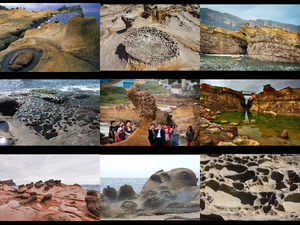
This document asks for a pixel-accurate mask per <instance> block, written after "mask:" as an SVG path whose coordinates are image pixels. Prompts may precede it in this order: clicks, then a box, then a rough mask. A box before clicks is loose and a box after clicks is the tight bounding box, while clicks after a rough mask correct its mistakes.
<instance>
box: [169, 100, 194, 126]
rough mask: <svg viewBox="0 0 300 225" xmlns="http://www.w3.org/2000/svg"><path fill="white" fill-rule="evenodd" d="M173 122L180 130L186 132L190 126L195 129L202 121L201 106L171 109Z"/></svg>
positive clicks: (186, 105)
mask: <svg viewBox="0 0 300 225" xmlns="http://www.w3.org/2000/svg"><path fill="white" fill-rule="evenodd" d="M171 110H172V120H173V121H174V123H175V124H176V125H177V126H178V127H179V129H180V130H184V131H186V130H187V128H188V127H189V126H192V127H193V128H194V127H195V126H196V124H197V122H199V119H200V107H199V104H194V105H191V104H182V105H178V106H177V107H176V108H171Z"/></svg>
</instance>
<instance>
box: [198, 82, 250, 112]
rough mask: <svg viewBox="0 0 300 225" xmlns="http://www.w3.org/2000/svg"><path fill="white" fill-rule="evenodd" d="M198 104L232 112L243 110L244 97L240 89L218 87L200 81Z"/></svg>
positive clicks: (214, 109) (244, 106) (211, 108)
mask: <svg viewBox="0 0 300 225" xmlns="http://www.w3.org/2000/svg"><path fill="white" fill-rule="evenodd" d="M200 93H201V94H203V96H202V97H200V105H201V106H203V107H206V108H208V109H210V110H213V111H221V112H233V111H245V110H246V105H245V98H244V95H243V94H242V92H241V91H235V90H232V89H230V88H226V87H223V88H219V87H214V86H211V85H209V84H205V83H200Z"/></svg>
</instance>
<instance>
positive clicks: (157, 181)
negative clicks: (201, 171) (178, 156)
mask: <svg viewBox="0 0 300 225" xmlns="http://www.w3.org/2000/svg"><path fill="white" fill-rule="evenodd" d="M186 186H197V177H196V175H195V173H194V172H193V171H192V170H190V169H187V168H176V169H173V170H170V171H168V172H165V171H163V170H160V171H158V172H156V173H155V174H153V175H151V177H150V178H149V179H148V180H147V182H146V183H145V185H144V187H143V189H142V190H141V192H140V194H145V193H146V192H148V191H153V190H157V189H167V190H179V189H181V188H183V187H186Z"/></svg>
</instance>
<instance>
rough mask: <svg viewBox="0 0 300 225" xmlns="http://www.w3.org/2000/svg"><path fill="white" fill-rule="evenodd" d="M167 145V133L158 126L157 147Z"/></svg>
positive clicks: (156, 131) (156, 134)
mask: <svg viewBox="0 0 300 225" xmlns="http://www.w3.org/2000/svg"><path fill="white" fill-rule="evenodd" d="M164 143H165V131H164V129H162V128H161V124H160V123H159V124H157V130H155V146H157V147H159V146H164Z"/></svg>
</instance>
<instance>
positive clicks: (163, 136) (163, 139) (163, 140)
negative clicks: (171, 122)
mask: <svg viewBox="0 0 300 225" xmlns="http://www.w3.org/2000/svg"><path fill="white" fill-rule="evenodd" d="M157 134H158V130H155V141H156V140H157ZM160 136H161V141H162V142H163V143H165V130H164V129H160Z"/></svg>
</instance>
